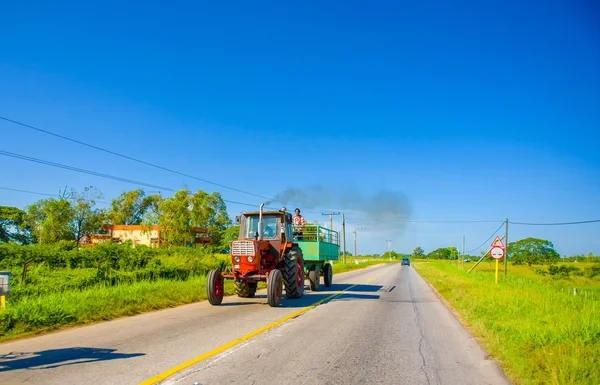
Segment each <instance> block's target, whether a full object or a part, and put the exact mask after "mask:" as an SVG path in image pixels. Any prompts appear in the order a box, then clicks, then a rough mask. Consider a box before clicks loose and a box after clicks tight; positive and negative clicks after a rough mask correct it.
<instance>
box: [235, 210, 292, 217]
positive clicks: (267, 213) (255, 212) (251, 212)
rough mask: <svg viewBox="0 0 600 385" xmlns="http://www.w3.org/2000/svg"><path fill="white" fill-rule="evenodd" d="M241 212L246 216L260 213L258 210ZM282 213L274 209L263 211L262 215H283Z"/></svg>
mask: <svg viewBox="0 0 600 385" xmlns="http://www.w3.org/2000/svg"><path fill="white" fill-rule="evenodd" d="M242 214H243V215H244V216H247V217H252V216H257V215H260V212H258V211H248V212H245V213H242ZM283 214H284V212H283V211H274V210H271V211H263V215H283Z"/></svg>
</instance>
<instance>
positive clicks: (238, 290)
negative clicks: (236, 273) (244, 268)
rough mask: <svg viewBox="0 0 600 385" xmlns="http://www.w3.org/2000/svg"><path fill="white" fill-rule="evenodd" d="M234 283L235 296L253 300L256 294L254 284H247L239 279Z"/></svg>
mask: <svg viewBox="0 0 600 385" xmlns="http://www.w3.org/2000/svg"><path fill="white" fill-rule="evenodd" d="M234 283H235V294H237V295H238V297H240V298H254V294H256V282H248V281H244V280H241V279H239V280H238V279H236V280H235V281H234Z"/></svg>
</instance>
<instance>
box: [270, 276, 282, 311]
mask: <svg viewBox="0 0 600 385" xmlns="http://www.w3.org/2000/svg"><path fill="white" fill-rule="evenodd" d="M282 281H283V278H282V276H281V271H279V270H273V271H271V272H270V273H269V276H268V277H267V302H268V303H269V306H271V307H277V306H279V302H280V301H281V295H282V294H283V289H282V286H283V282H282Z"/></svg>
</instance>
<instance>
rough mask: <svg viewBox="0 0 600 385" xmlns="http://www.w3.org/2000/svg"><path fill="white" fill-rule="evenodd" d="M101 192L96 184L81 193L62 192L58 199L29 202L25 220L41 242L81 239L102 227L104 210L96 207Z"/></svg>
mask: <svg viewBox="0 0 600 385" xmlns="http://www.w3.org/2000/svg"><path fill="white" fill-rule="evenodd" d="M101 197H102V194H101V193H100V191H99V190H97V189H95V188H93V187H86V188H85V189H84V190H83V192H81V193H78V192H77V191H76V190H74V189H72V190H71V192H70V193H66V192H64V193H62V194H61V195H60V197H59V198H58V199H55V198H47V199H42V200H39V201H37V202H35V203H34V204H31V205H29V206H27V209H26V211H27V214H26V219H25V221H26V223H27V225H28V226H29V227H30V228H31V232H32V234H33V237H34V239H35V240H36V241H37V242H38V243H41V244H47V243H55V242H58V241H62V240H65V241H75V242H77V241H79V240H80V239H81V238H82V237H83V236H84V235H85V234H86V233H94V232H97V231H99V230H100V228H101V225H102V221H103V219H104V215H105V213H104V212H103V210H100V209H97V208H96V207H95V206H96V199H100V198H101Z"/></svg>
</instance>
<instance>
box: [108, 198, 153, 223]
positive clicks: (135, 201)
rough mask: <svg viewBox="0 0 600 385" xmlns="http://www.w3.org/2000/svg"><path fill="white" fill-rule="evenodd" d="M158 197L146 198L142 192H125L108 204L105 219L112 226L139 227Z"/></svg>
mask: <svg viewBox="0 0 600 385" xmlns="http://www.w3.org/2000/svg"><path fill="white" fill-rule="evenodd" d="M157 197H158V198H160V196H158V195H150V196H146V194H145V193H144V190H142V189H137V190H132V191H125V192H123V193H121V195H119V196H118V197H116V198H115V199H113V200H112V201H111V202H110V210H109V212H108V214H107V218H108V220H109V221H110V223H112V224H114V225H139V224H141V223H142V221H143V220H144V217H145V216H146V213H147V212H148V210H149V209H151V208H153V206H154V203H155V202H156V200H157Z"/></svg>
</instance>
